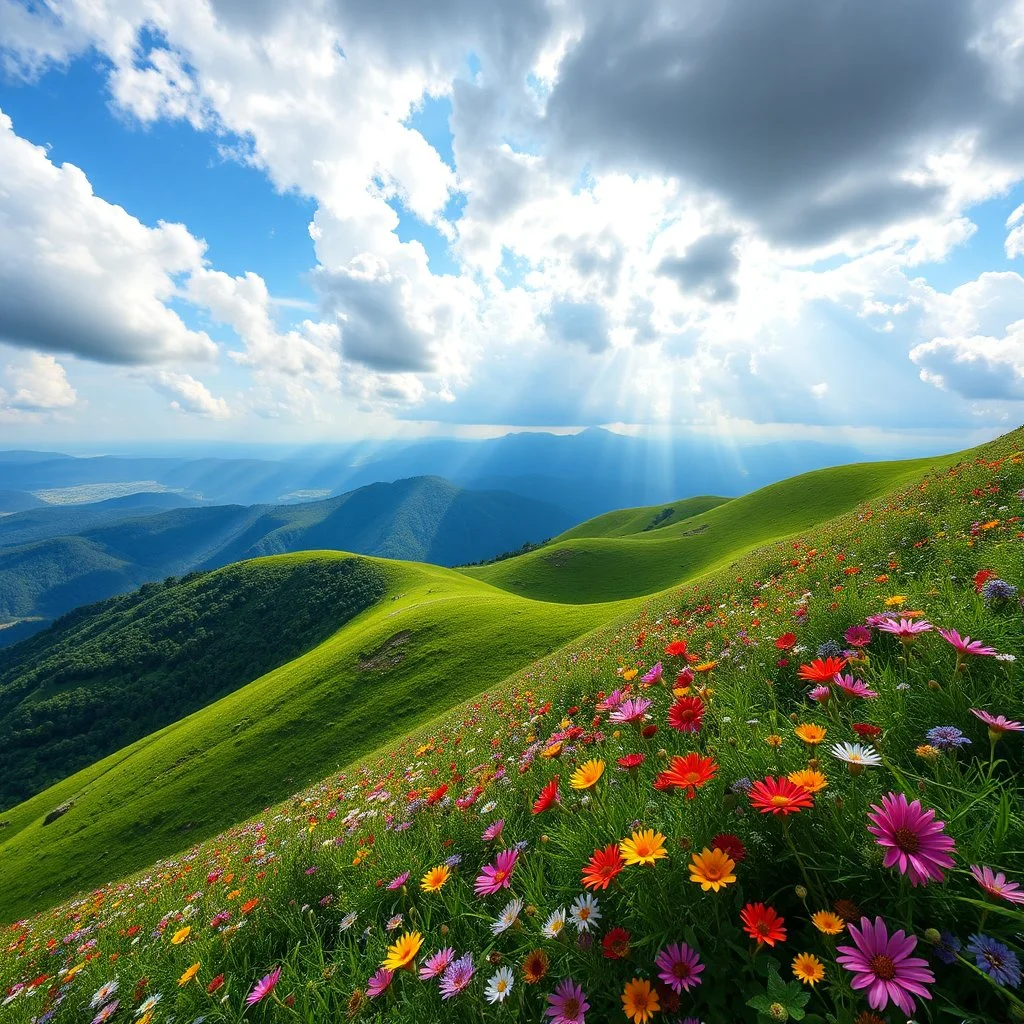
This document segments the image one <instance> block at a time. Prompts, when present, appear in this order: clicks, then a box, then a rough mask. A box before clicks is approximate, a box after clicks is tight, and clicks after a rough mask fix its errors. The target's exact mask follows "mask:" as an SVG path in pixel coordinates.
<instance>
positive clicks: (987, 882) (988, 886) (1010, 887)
mask: <svg viewBox="0 0 1024 1024" xmlns="http://www.w3.org/2000/svg"><path fill="white" fill-rule="evenodd" d="M971 874H972V875H974V880H975V881H976V882H977V883H978V885H980V886H981V887H982V889H984V890H985V892H987V893H988V894H989V896H995V897H996V898H997V899H1003V900H1006V902H1007V903H1015V904H1016V905H1017V906H1018V907H1022V906H1024V891H1021V887H1020V882H1008V881H1007V880H1006V875H1004V874H1003V873H1002V871H1000V872H999V873H998V874H996V873H995V872H994V871H993V870H992V869H991V868H987V867H984V868H983V867H979V866H978V865H977V864H972V865H971Z"/></svg>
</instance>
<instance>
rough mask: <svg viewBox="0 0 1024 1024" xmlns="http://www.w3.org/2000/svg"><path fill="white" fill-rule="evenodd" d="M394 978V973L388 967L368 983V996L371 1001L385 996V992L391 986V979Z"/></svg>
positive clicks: (378, 972) (383, 968) (382, 969)
mask: <svg viewBox="0 0 1024 1024" xmlns="http://www.w3.org/2000/svg"><path fill="white" fill-rule="evenodd" d="M394 976H395V972H394V971H389V970H388V969H387V968H386V967H382V968H381V969H380V970H379V971H377V973H376V974H374V975H373V977H372V978H370V980H369V981H368V982H367V983H366V994H367V995H368V996H369V997H370V998H371V999H376V998H377V996H379V995H383V994H384V993H385V992H387V990H388V986H389V985H390V984H391V979H392V978H393V977H394Z"/></svg>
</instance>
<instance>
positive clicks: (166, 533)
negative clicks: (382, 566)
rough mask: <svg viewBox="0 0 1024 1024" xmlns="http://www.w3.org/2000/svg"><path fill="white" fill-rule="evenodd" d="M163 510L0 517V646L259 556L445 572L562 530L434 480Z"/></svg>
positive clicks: (155, 501) (544, 510) (531, 503)
mask: <svg viewBox="0 0 1024 1024" xmlns="http://www.w3.org/2000/svg"><path fill="white" fill-rule="evenodd" d="M75 461H77V460H75ZM175 500H176V499H175V497H174V496H168V495H167V494H160V493H158V494H152V495H150V494H143V495H131V496H125V497H119V498H114V499H111V500H108V501H101V502H94V503H91V504H83V505H60V506H48V507H41V508H34V509H30V510H28V511H25V512H17V513H14V514H11V515H7V516H4V517H2V518H0V621H3V619H4V618H6V619H7V620H11V619H21V620H27V619H30V620H32V621H31V622H26V621H23V622H20V623H18V624H17V625H15V626H11V627H8V628H6V629H0V646H7V645H9V644H10V643H13V642H15V641H16V640H19V639H21V638H22V637H24V636H27V635H29V634H30V633H31V632H35V631H37V630H38V629H40V628H42V627H43V626H45V625H46V624H48V622H49V621H51V620H52V619H54V618H56V617H58V616H60V615H62V614H64V613H65V612H67V611H69V610H71V609H72V608H75V607H77V606H79V605H83V604H87V603H90V602H93V601H99V600H102V599H104V598H107V597H110V596H112V595H114V594H119V593H123V592H125V591H128V590H132V589H134V588H135V587H138V586H140V585H141V584H143V583H146V582H149V581H153V580H161V579H164V578H165V577H167V576H176V575H180V574H183V573H188V572H192V571H196V570H206V569H213V568H217V567H219V566H222V565H227V564H228V563H230V562H237V561H241V560H243V559H248V558H255V557H258V556H261V555H273V554H283V553H286V552H293V551H309V550H318V549H334V550H343V551H352V552H355V553H358V554H367V555H379V556H381V557H387V558H401V559H407V560H411V561H421V562H433V563H436V564H439V565H457V564H461V563H465V562H474V561H481V560H485V559H488V558H491V557H493V556H495V555H498V554H500V553H502V552H506V551H512V550H517V549H519V548H520V547H522V546H523V544H524V543H526V542H528V541H533V542H536V541H540V540H544V539H546V538H548V537H551V536H553V535H555V534H557V533H560V532H561V531H562V530H564V529H566V528H567V527H569V526H571V525H573V522H572V519H571V518H570V516H569V515H568V514H567V513H566V512H565V511H564V510H562V509H560V508H558V507H557V506H555V505H552V504H550V503H546V502H543V501H537V500H534V499H532V498H527V497H523V496H521V495H518V494H512V493H508V492H500V491H470V490H466V489H464V488H460V487H456V486H455V485H454V484H451V483H449V482H448V481H446V480H442V479H440V478H438V477H422V476H421V477H414V478H411V479H406V480H399V481H396V482H394V483H375V484H371V485H369V486H366V487H361V488H358V489H356V490H354V491H350V492H347V493H345V494H342V495H339V496H337V497H334V498H328V499H326V500H322V501H313V502H305V503H301V504H295V505H263V504H259V505H248V506H246V505H212V506H196V505H191V506H189V507H180V508H162V507H160V506H161V505H163V504H166V503H167V502H169V501H170V502H173V501H175Z"/></svg>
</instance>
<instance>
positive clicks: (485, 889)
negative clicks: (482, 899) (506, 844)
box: [473, 848, 519, 896]
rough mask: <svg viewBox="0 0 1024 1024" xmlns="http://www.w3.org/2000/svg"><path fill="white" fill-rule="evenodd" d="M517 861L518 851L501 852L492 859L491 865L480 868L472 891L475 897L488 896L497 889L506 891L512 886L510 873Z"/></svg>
mask: <svg viewBox="0 0 1024 1024" xmlns="http://www.w3.org/2000/svg"><path fill="white" fill-rule="evenodd" d="M518 859H519V851H518V850H517V849H515V848H513V849H511V850H502V851H501V852H500V853H499V854H498V856H497V857H496V858H495V859H494V863H493V864H488V865H487V866H486V867H484V868H481V870H480V874H479V875H477V879H476V884H475V885H474V886H473V891H474V892H475V893H476V894H477V896H490V895H491V893H495V892H498V890H499V889H507V888H508V887H509V886H510V885H511V884H512V871H513V869H514V868H515V866H516V861H517V860H518Z"/></svg>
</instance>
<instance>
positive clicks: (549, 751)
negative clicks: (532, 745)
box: [540, 740, 562, 757]
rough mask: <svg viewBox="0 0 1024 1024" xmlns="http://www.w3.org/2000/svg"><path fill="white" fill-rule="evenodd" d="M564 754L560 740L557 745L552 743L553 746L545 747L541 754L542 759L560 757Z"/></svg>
mask: <svg viewBox="0 0 1024 1024" xmlns="http://www.w3.org/2000/svg"><path fill="white" fill-rule="evenodd" d="M561 752H562V742H561V740H559V741H558V742H557V743H552V744H551V746H549V747H545V748H544V749H543V750H542V751H541V752H540V756H541V757H558V755H559V754H560V753H561Z"/></svg>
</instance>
